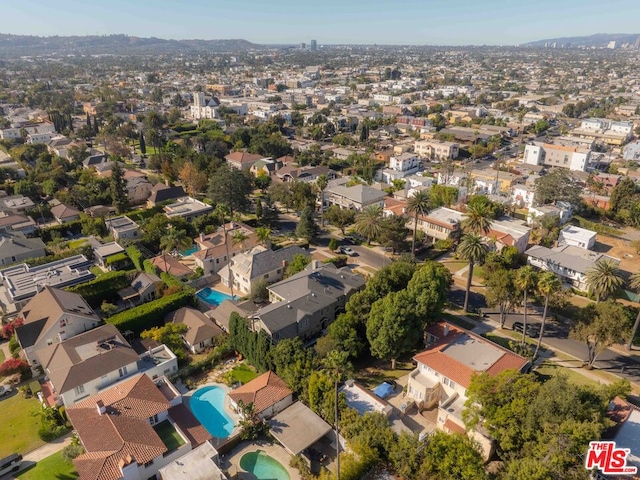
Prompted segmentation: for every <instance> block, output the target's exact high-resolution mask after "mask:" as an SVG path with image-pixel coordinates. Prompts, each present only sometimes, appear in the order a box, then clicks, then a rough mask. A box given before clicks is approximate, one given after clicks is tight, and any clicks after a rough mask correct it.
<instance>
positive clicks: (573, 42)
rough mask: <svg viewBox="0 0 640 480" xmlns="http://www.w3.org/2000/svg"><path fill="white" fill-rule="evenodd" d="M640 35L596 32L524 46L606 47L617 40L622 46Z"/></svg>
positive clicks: (539, 41) (618, 45) (550, 39)
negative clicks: (584, 35) (553, 44)
mask: <svg viewBox="0 0 640 480" xmlns="http://www.w3.org/2000/svg"><path fill="white" fill-rule="evenodd" d="M638 37H640V33H596V34H594V35H589V36H586V37H561V38H547V39H545V40H536V41H535V42H529V43H524V44H522V45H521V46H522V47H544V46H545V44H552V43H555V44H556V46H558V47H559V46H561V45H563V46H565V47H567V46H570V47H606V46H607V45H608V44H609V42H616V47H617V48H620V46H621V45H623V44H625V43H630V44H632V45H633V44H634V43H635V42H636V40H637V39H638Z"/></svg>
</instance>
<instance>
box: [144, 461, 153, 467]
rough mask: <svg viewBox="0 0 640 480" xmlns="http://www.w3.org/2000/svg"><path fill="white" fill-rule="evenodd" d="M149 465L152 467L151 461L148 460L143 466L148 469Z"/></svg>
mask: <svg viewBox="0 0 640 480" xmlns="http://www.w3.org/2000/svg"><path fill="white" fill-rule="evenodd" d="M151 465H153V460H149V461H148V462H147V463H145V464H144V468H148V467H150V466H151Z"/></svg>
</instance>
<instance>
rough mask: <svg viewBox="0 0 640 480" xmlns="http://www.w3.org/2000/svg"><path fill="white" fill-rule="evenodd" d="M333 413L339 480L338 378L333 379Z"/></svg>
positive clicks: (338, 478) (338, 475)
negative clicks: (334, 416)
mask: <svg viewBox="0 0 640 480" xmlns="http://www.w3.org/2000/svg"><path fill="white" fill-rule="evenodd" d="M335 382H336V383H335V390H336V392H335V393H336V395H335V413H336V419H335V421H336V479H337V480H340V427H339V426H338V376H337V375H336V378H335Z"/></svg>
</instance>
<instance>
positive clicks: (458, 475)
mask: <svg viewBox="0 0 640 480" xmlns="http://www.w3.org/2000/svg"><path fill="white" fill-rule="evenodd" d="M418 478H424V479H431V478H434V479H435V478H442V479H445V478H446V479H456V480H486V479H488V478H489V476H488V475H487V472H486V471H485V469H484V459H483V458H482V455H481V454H480V447H479V445H478V444H477V443H476V442H474V441H473V440H471V439H470V438H468V437H467V436H465V435H456V434H449V433H445V432H441V431H437V430H436V432H435V433H434V434H433V435H431V436H429V438H428V439H427V440H426V445H425V447H424V457H423V461H422V465H421V466H420V471H419V472H418Z"/></svg>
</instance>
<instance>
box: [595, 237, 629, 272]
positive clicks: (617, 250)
mask: <svg viewBox="0 0 640 480" xmlns="http://www.w3.org/2000/svg"><path fill="white" fill-rule="evenodd" d="M593 250H594V251H596V252H600V253H604V254H606V255H609V256H611V257H614V258H619V259H620V269H621V270H624V271H625V272H630V273H633V272H637V271H640V255H638V254H636V252H635V250H633V249H632V248H631V247H630V246H629V241H628V240H620V239H618V238H614V237H608V236H606V235H598V236H597V237H596V244H595V246H594V248H593Z"/></svg>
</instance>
